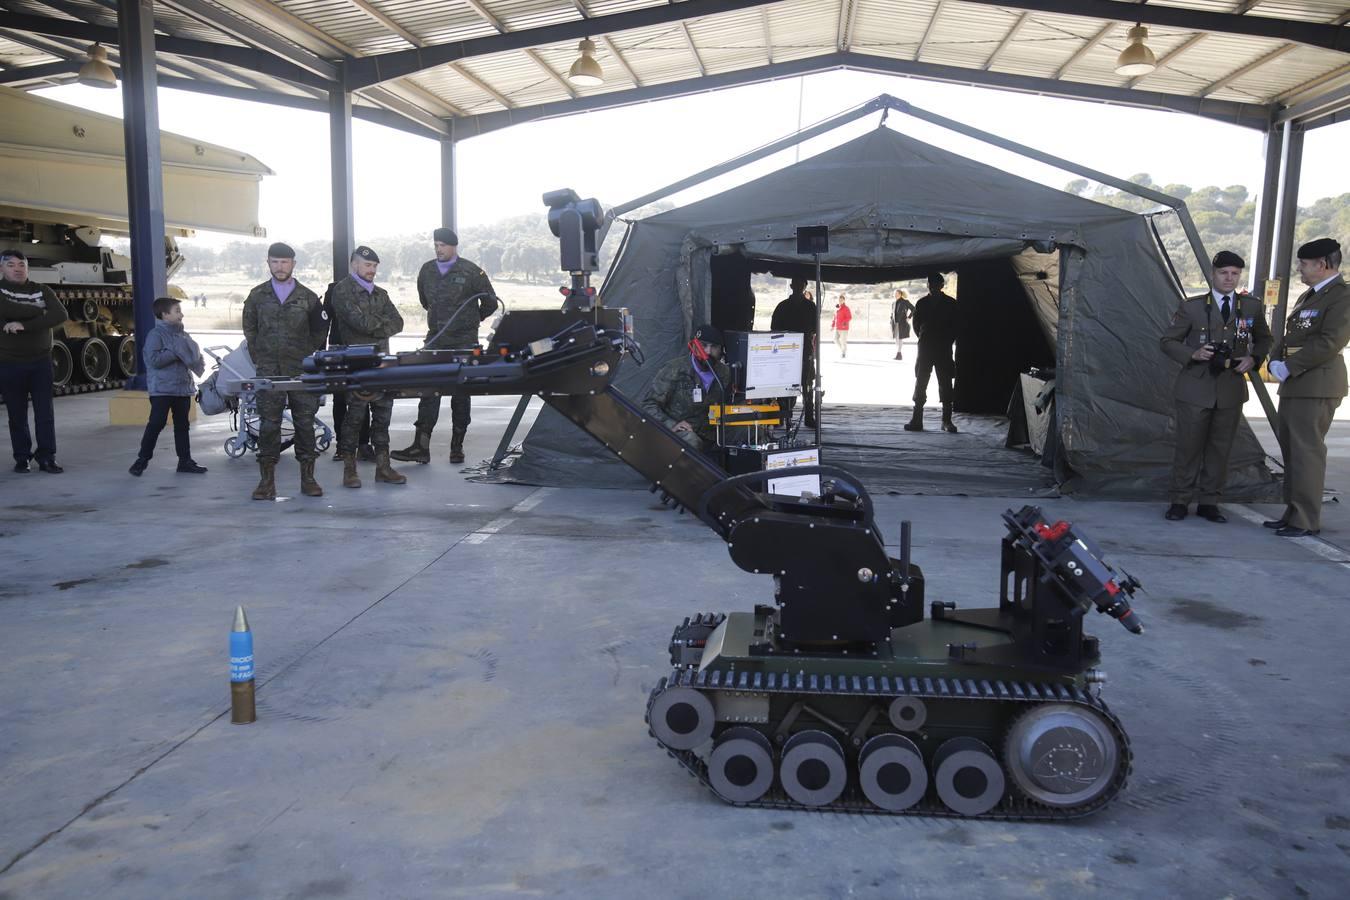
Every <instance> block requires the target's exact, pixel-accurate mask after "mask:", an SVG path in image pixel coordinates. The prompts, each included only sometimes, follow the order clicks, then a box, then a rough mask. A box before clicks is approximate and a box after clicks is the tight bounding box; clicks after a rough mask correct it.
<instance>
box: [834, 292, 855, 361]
mask: <svg viewBox="0 0 1350 900" xmlns="http://www.w3.org/2000/svg"><path fill="white" fill-rule="evenodd" d="M852 321H853V310H851V309H849V308H848V300H846V299H845V298H844V295H843V294H840V295H839V302H838V303H836V304H835V306H834V321H832V322H830V329H831V330H832V331H834V343H835V346H837V347H838V348H839V357H840V358H841V359H844V358H847V357H848V326H849V323H850V322H852Z"/></svg>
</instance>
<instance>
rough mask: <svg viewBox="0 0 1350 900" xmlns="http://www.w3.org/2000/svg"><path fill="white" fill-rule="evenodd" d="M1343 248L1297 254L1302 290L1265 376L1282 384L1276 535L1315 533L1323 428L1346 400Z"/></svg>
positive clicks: (1321, 244)
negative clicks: (1281, 498)
mask: <svg viewBox="0 0 1350 900" xmlns="http://www.w3.org/2000/svg"><path fill="white" fill-rule="evenodd" d="M1340 268H1341V245H1340V244H1339V243H1337V242H1336V241H1335V240H1333V239H1331V238H1318V239H1317V240H1315V241H1309V242H1308V243H1306V244H1304V245H1303V246H1302V247H1299V248H1298V274H1299V277H1300V278H1301V279H1302V280H1303V283H1304V284H1306V285H1307V286H1308V289H1307V290H1306V291H1304V292H1303V295H1302V296H1300V297H1299V298H1298V302H1297V303H1295V304H1294V307H1293V309H1291V310H1289V315H1288V316H1287V317H1286V319H1285V326H1284V336H1283V337H1282V338H1281V340H1280V344H1279V346H1278V347H1276V348H1275V353H1274V355H1273V362H1271V364H1270V373H1271V374H1272V375H1274V376H1275V377H1276V378H1278V379H1279V380H1280V421H1279V433H1278V437H1279V439H1280V451H1281V452H1282V453H1283V455H1284V515H1282V516H1280V517H1279V518H1278V519H1272V520H1271V521H1269V522H1263V523H1262V524H1263V525H1265V526H1266V527H1267V528H1274V529H1275V533H1276V534H1278V535H1279V536H1280V537H1303V536H1304V535H1308V534H1317V532H1318V531H1319V530H1321V528H1322V489H1323V488H1324V487H1325V484H1326V475H1327V443H1326V437H1327V430H1328V429H1329V428H1331V418H1332V416H1333V415H1334V414H1335V412H1336V407H1338V406H1340V405H1341V400H1342V399H1343V398H1344V397H1345V394H1346V372H1345V360H1344V359H1343V358H1342V357H1341V351H1342V350H1344V349H1345V345H1346V343H1347V342H1350V286H1347V285H1346V283H1345V279H1344V278H1342V277H1341V273H1340Z"/></svg>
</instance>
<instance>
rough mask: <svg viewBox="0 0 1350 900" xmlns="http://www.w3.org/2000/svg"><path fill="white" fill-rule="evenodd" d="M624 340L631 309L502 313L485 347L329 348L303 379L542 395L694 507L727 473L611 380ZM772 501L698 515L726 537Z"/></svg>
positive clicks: (318, 385)
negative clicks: (379, 350) (472, 349)
mask: <svg viewBox="0 0 1350 900" xmlns="http://www.w3.org/2000/svg"><path fill="white" fill-rule="evenodd" d="M628 340H629V338H628V329H627V314H626V311H625V310H621V309H619V310H609V309H603V308H595V309H591V310H589V311H573V312H568V311H562V312H553V311H545V310H529V311H525V312H516V313H510V314H508V315H507V316H505V317H504V318H503V319H502V322H501V324H500V325H499V326H498V329H497V332H496V334H495V336H494V338H493V341H492V344H491V346H490V347H489V348H488V351H487V352H486V353H478V354H473V353H467V352H464V351H453V350H419V351H415V352H412V353H400V354H397V355H393V356H385V355H381V354H379V353H377V352H376V351H375V349H374V348H373V347H368V346H362V347H346V348H341V349H335V350H324V351H320V352H318V353H315V354H314V355H313V356H311V357H310V358H309V359H307V360H305V371H306V374H305V375H304V376H302V381H303V383H304V386H306V387H308V388H309V389H311V390H321V391H342V390H354V391H370V392H374V391H409V392H420V391H427V392H430V391H437V392H440V393H447V394H448V393H460V394H470V395H472V394H538V395H539V396H540V397H542V398H543V400H544V402H545V403H547V404H548V405H549V406H552V407H553V408H554V409H556V410H557V411H558V412H560V413H562V415H563V416H565V417H566V418H567V419H569V420H570V421H571V422H572V423H573V424H575V425H576V426H577V427H578V428H580V429H581V430H582V431H585V432H586V433H587V434H589V435H591V436H592V437H594V438H595V439H596V440H598V441H600V442H601V443H602V444H604V445H605V447H607V448H608V449H609V450H610V452H612V453H613V454H614V455H615V456H617V457H618V458H619V459H621V460H623V461H624V462H625V463H627V464H628V465H629V466H631V467H632V468H633V469H635V470H637V471H638V472H639V473H641V474H642V475H643V477H645V478H647V479H648V480H650V481H651V482H652V483H653V484H654V485H656V486H657V487H658V488H660V489H661V490H663V491H665V492H666V493H667V494H669V495H670V496H671V497H673V498H674V499H675V501H676V502H678V503H680V504H681V505H682V506H685V507H686V508H688V509H690V510H696V509H698V507H699V500H700V498H702V497H703V496H704V495H705V494H707V493H708V492H709V491H711V490H712V489H713V488H714V487H716V486H718V485H719V484H720V483H722V482H724V481H726V478H727V476H726V473H725V472H723V471H722V469H721V468H720V467H718V466H717V465H716V464H715V463H714V462H712V461H711V460H710V459H708V458H707V457H705V456H704V455H703V454H701V453H699V452H698V451H696V450H694V449H693V448H692V447H690V446H689V445H688V444H687V443H685V442H684V441H683V440H681V439H680V437H679V436H678V435H676V434H675V433H674V432H673V431H671V430H670V429H668V428H666V427H665V426H664V425H662V424H661V423H660V422H657V421H656V420H654V419H652V418H651V417H650V416H649V415H647V414H646V413H645V412H644V411H643V410H642V408H641V407H640V406H639V405H638V404H636V403H634V402H633V401H632V400H631V399H629V398H628V397H627V396H625V395H624V394H623V392H621V391H619V390H618V389H617V388H615V387H614V386H613V385H612V381H613V378H614V375H615V372H616V371H617V370H618V366H619V363H620V360H621V359H622V357H623V352H624V347H625V346H626V343H627V341H628ZM765 508H766V507H765V505H764V503H763V501H762V500H760V499H759V497H758V495H757V494H756V493H755V492H754V491H753V490H751V489H750V487H749V486H748V485H746V486H742V485H740V484H737V485H735V486H734V487H733V488H732V489H730V490H725V491H718V492H717V497H716V500H715V502H713V503H712V504H710V506H709V510H708V511H707V512H706V513H705V514H703V515H702V516H701V518H702V519H703V521H704V522H706V523H707V524H708V526H709V527H710V528H712V529H713V530H715V531H716V532H717V533H718V534H719V535H721V536H722V537H723V538H725V537H726V536H727V535H728V534H729V532H730V530H731V528H732V527H734V525H735V523H736V522H737V521H739V520H740V519H742V518H744V517H745V516H747V515H751V514H753V513H754V512H755V511H756V510H764V509H765Z"/></svg>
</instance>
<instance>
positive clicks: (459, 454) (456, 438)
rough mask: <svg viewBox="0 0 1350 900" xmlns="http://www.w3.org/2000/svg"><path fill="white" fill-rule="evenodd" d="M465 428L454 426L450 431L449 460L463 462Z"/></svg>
mask: <svg viewBox="0 0 1350 900" xmlns="http://www.w3.org/2000/svg"><path fill="white" fill-rule="evenodd" d="M466 431H467V429H464V428H456V429H455V430H454V431H452V432H450V462H452V463H462V462H464V434H465V432H466Z"/></svg>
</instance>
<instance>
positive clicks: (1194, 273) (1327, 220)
mask: <svg viewBox="0 0 1350 900" xmlns="http://www.w3.org/2000/svg"><path fill="white" fill-rule="evenodd" d="M1129 181H1130V182H1132V183H1134V184H1137V185H1139V186H1141V187H1146V188H1152V189H1153V190H1155V191H1160V192H1161V193H1164V194H1167V195H1169V196H1172V197H1176V198H1178V199H1180V200H1184V201H1185V202H1186V208H1187V209H1188V210H1189V211H1190V214H1191V219H1192V220H1193V221H1194V222H1195V230H1196V231H1198V232H1199V233H1200V239H1201V241H1203V242H1204V245H1205V249H1206V250H1207V251H1209V253H1210V254H1211V255H1212V254H1214V253H1217V252H1218V251H1220V250H1231V251H1233V252H1234V253H1236V254H1238V255H1239V256H1241V257H1243V258H1244V259H1246V258H1247V257H1248V256H1249V255H1250V253H1251V246H1252V233H1253V231H1254V230H1255V228H1256V206H1257V198H1256V197H1255V196H1254V195H1252V194H1251V193H1250V192H1249V191H1248V190H1247V188H1246V187H1245V186H1243V185H1240V184H1234V185H1230V186H1228V187H1218V186H1215V185H1211V186H1209V187H1202V188H1191V187H1190V186H1188V185H1184V184H1162V185H1160V184H1155V183H1154V181H1153V179H1152V178H1151V177H1149V175H1148V174H1146V173H1140V174H1138V175H1134V176H1132V177H1131V178H1130V179H1129ZM1064 190H1066V191H1068V192H1069V193H1071V194H1076V195H1078V196H1079V197H1086V198H1087V199H1089V200H1096V201H1097V202H1099V203H1106V204H1108V205H1110V206H1115V207H1118V208H1121V209H1128V210H1130V211H1132V212H1137V213H1143V214H1147V213H1151V212H1157V211H1159V210H1160V209H1161V208H1160V207H1159V206H1158V205H1157V204H1156V203H1154V202H1153V201H1152V200H1148V199H1146V198H1144V197H1140V196H1138V195H1136V194H1131V193H1128V192H1126V191H1121V190H1117V189H1115V188H1111V187H1107V186H1105V185H1096V186H1095V187H1094V186H1093V185H1092V184H1091V183H1090V182H1089V181H1088V180H1087V179H1086V178H1078V179H1075V180H1073V181H1070V182H1069V183H1068V184H1066V185H1065V186H1064ZM1154 224H1156V225H1157V227H1158V234H1159V235H1160V236H1161V238H1162V243H1163V246H1164V247H1166V249H1167V254H1168V256H1169V257H1170V258H1171V260H1172V265H1174V266H1175V267H1176V269H1177V274H1178V275H1179V276H1180V277H1181V280H1182V283H1183V284H1185V285H1186V286H1187V287H1188V288H1192V287H1202V286H1203V285H1204V283H1205V276H1204V274H1203V273H1202V272H1201V271H1200V266H1199V263H1197V262H1196V259H1195V253H1194V252H1193V251H1192V250H1191V245H1190V242H1189V241H1188V240H1187V239H1186V233H1185V232H1184V231H1183V230H1182V228H1181V222H1180V221H1179V220H1178V218H1177V217H1176V216H1175V215H1173V214H1171V212H1170V210H1167V211H1165V214H1163V215H1159V216H1157V217H1155V218H1154ZM1319 237H1333V238H1336V239H1337V240H1339V241H1340V242H1341V243H1342V244H1343V245H1347V246H1350V194H1341V195H1339V196H1336V197H1323V198H1322V199H1320V200H1318V201H1316V202H1315V203H1313V204H1312V206H1300V207H1299V208H1298V217H1297V218H1296V220H1295V223H1294V246H1295V247H1297V246H1298V245H1299V244H1302V243H1305V242H1307V241H1311V240H1313V239H1314V238H1319ZM1247 262H1248V264H1249V265H1250V264H1251V262H1252V260H1250V259H1247ZM1249 274H1250V273H1249ZM1256 277H1258V278H1259V277H1260V276H1256ZM1298 289H1299V288H1298V285H1294V286H1293V290H1294V291H1295V293H1297V291H1298Z"/></svg>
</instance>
